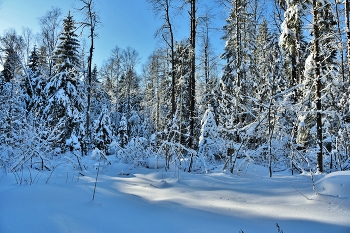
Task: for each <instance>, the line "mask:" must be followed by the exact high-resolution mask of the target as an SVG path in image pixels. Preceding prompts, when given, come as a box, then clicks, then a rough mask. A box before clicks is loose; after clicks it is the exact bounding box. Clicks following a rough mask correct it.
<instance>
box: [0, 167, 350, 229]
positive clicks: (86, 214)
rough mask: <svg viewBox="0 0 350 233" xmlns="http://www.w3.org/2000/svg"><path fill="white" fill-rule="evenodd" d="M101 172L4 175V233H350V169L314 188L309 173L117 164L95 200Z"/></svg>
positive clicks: (0, 190) (0, 220) (320, 178)
mask: <svg viewBox="0 0 350 233" xmlns="http://www.w3.org/2000/svg"><path fill="white" fill-rule="evenodd" d="M96 173H97V171H96V170H93V169H92V171H87V172H81V173H79V172H78V171H74V170H73V169H70V168H68V166H67V167H65V166H64V165H62V166H60V167H58V168H56V169H55V170H54V171H53V172H52V173H51V172H49V171H46V172H38V171H34V170H32V171H30V172H29V170H28V171H26V172H23V173H18V174H17V175H18V177H17V182H16V178H15V175H14V174H0V179H1V180H0V232H1V233H22V232H36V233H47V232H51V233H56V232H57V233H58V232H60V233H61V232H63V233H66V232H67V233H68V232H74V233H80V232H81V233H96V232H103V233H112V232H138V233H139V232H167V233H169V232H174V233H175V232H182V233H184V232H191V233H192V232H233V233H238V232H240V231H243V232H245V233H248V232H251V233H253V232H259V233H261V232H269V233H273V232H275V233H278V232H279V229H278V227H277V225H276V224H278V226H279V227H280V230H281V231H280V232H282V231H283V232H284V233H288V232H290V233H292V232H298V233H303V232H308V233H310V232H317V233H322V232H324V233H329V232H332V233H349V232H350V171H343V172H334V173H331V174H328V175H324V174H318V175H315V176H314V181H315V184H316V185H315V188H316V191H314V190H313V182H312V179H311V176H310V175H309V174H300V175H293V176H292V175H291V174H290V172H280V173H274V174H273V177H272V178H270V177H269V174H268V169H266V168H264V167H261V166H256V165H252V164H251V165H250V166H249V167H248V168H247V169H245V170H244V171H241V172H240V173H239V174H229V173H222V172H221V171H220V170H219V169H218V170H217V171H216V170H213V171H212V172H211V173H207V174H194V173H187V172H183V171H178V170H177V169H173V170H170V171H165V170H164V169H147V168H140V167H138V168H131V167H130V165H126V164H113V165H110V166H108V167H103V168H101V169H100V172H99V176H98V182H97V187H96V193H95V196H94V200H92V196H93V192H94V186H95V180H96ZM19 180H21V183H22V184H18V183H19ZM316 192H317V195H316Z"/></svg>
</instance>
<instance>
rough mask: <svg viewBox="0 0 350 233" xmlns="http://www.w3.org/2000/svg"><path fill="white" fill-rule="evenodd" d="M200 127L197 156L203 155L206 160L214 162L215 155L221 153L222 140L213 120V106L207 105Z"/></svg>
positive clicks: (217, 155)
mask: <svg viewBox="0 0 350 233" xmlns="http://www.w3.org/2000/svg"><path fill="white" fill-rule="evenodd" d="M201 125H202V129H201V136H200V137H199V146H198V156H203V157H205V158H206V159H207V160H208V161H211V162H212V163H215V160H216V159H215V157H218V158H219V156H220V155H221V154H222V149H223V148H221V147H222V146H223V145H222V141H221V140H220V136H219V134H220V132H219V131H220V130H219V129H218V126H217V124H216V121H215V116H214V112H213V108H212V107H211V106H210V105H209V107H208V109H207V111H206V112H205V113H204V116H203V119H202V121H201Z"/></svg>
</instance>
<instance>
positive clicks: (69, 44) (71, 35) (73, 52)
mask: <svg viewBox="0 0 350 233" xmlns="http://www.w3.org/2000/svg"><path fill="white" fill-rule="evenodd" d="M75 31H76V26H75V22H74V20H73V17H72V16H71V15H70V12H69V13H68V15H67V17H66V18H65V19H64V20H63V31H62V32H61V34H60V35H59V37H58V39H59V41H60V42H59V44H58V46H57V48H56V50H55V57H54V61H55V66H56V73H59V72H61V71H64V70H70V69H72V68H74V69H77V70H78V69H79V65H80V59H79V40H78V36H77V34H76V33H75Z"/></svg>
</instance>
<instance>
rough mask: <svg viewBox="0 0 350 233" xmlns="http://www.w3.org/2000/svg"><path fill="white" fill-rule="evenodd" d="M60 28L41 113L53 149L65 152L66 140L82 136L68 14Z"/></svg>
mask: <svg viewBox="0 0 350 233" xmlns="http://www.w3.org/2000/svg"><path fill="white" fill-rule="evenodd" d="M63 26H64V28H63V32H62V33H61V36H60V37H59V40H60V42H59V45H58V48H57V50H56V59H55V62H56V64H55V65H56V73H55V75H54V76H52V77H50V78H49V79H48V81H47V84H46V86H45V89H44V92H45V96H46V107H45V108H44V110H43V117H44V118H45V122H46V125H47V127H48V129H49V130H50V132H52V133H54V134H55V137H53V138H54V139H53V140H52V143H53V146H54V147H60V148H61V149H65V142H66V140H68V139H69V138H71V137H77V138H78V139H79V140H80V139H81V137H82V136H83V134H84V129H83V110H84V93H83V91H82V90H83V88H82V87H83V85H82V82H81V80H80V79H79V75H78V73H77V68H78V66H79V61H78V58H79V53H78V50H77V48H78V47H79V43H78V40H77V39H76V34H75V33H74V31H75V26H74V21H73V20H72V17H71V15H70V13H69V14H68V16H67V18H66V19H65V20H64V22H63Z"/></svg>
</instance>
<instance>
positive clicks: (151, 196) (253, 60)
mask: <svg viewBox="0 0 350 233" xmlns="http://www.w3.org/2000/svg"><path fill="white" fill-rule="evenodd" d="M146 1H147V4H148V6H149V10H150V11H152V14H154V17H155V18H156V19H157V20H158V21H159V22H161V27H159V29H158V30H157V31H155V32H154V33H155V39H156V40H158V41H159V43H158V45H157V47H156V48H155V49H154V52H153V53H152V54H149V57H148V58H147V60H145V61H146V62H144V64H139V63H140V55H139V52H138V51H137V50H136V49H134V48H132V47H125V48H121V47H119V46H118V45H116V47H115V48H114V49H113V50H112V51H111V52H110V54H107V55H106V58H105V60H104V61H103V62H102V64H99V65H97V64H96V62H95V60H94V59H95V58H94V56H95V52H96V50H95V44H94V43H96V38H97V37H98V34H99V29H100V26H101V25H102V24H103V21H101V17H100V15H99V10H98V7H99V4H98V1H95V0H76V3H77V4H76V7H75V8H74V9H73V8H72V9H71V11H68V12H62V10H61V9H60V8H57V7H52V8H51V10H49V11H47V12H42V15H41V16H40V15H38V25H39V26H40V32H39V33H38V34H36V35H34V34H33V31H32V30H31V29H30V28H25V30H23V32H22V33H20V32H17V31H16V30H15V29H11V28H10V29H8V30H5V31H3V32H0V58H1V59H0V171H1V172H0V199H1V200H4V201H3V202H1V201H0V232H2V230H5V231H4V232H24V229H26V228H27V226H26V225H17V224H12V225H11V221H10V220H11V217H10V216H12V215H10V214H8V213H9V212H11V211H14V207H13V206H14V205H15V206H16V208H19V209H18V211H16V214H14V215H13V216H16V215H17V213H21V214H22V215H24V213H26V212H25V211H27V209H25V208H27V207H25V205H23V206H24V207H19V206H17V204H16V203H17V202H15V201H14V200H15V198H12V196H13V197H17V198H20V200H21V198H29V197H32V196H33V197H34V196H35V197H36V198H37V199H35V198H33V199H30V201H29V202H28V203H37V202H35V201H33V200H38V203H44V202H45V200H49V198H55V197H57V200H59V198H62V196H61V195H60V194H62V195H63V194H64V195H63V198H64V200H65V201H66V202H65V205H67V209H68V208H71V206H75V205H78V204H77V203H80V201H81V200H82V199H83V197H84V198H85V197H86V196H87V194H86V193H89V194H88V195H90V194H92V190H93V196H92V199H93V200H94V198H95V192H96V195H97V197H98V198H97V199H98V200H100V201H101V200H102V201H101V202H103V203H109V204H107V205H106V204H103V205H102V203H101V204H99V203H97V202H95V203H94V204H91V203H90V204H86V205H85V204H81V205H79V206H76V207H72V209H75V211H76V212H74V211H73V212H70V215H71V216H72V219H74V220H71V222H69V220H67V219H65V221H66V220H67V221H68V222H67V221H66V223H65V224H67V225H64V224H63V223H62V221H63V220H62V221H61V220H60V221H61V222H60V223H61V224H62V225H59V226H61V227H64V228H65V229H66V227H68V228H67V229H66V230H65V231H64V230H62V229H63V228H60V229H61V230H57V229H58V228H57V229H56V230H53V229H54V228H52V226H53V225H50V221H45V223H44V225H40V226H39V225H37V226H36V227H38V228H32V229H33V232H102V231H101V229H103V227H105V228H104V229H105V231H103V232H164V229H163V228H161V229H163V230H157V226H158V225H157V224H154V225H153V224H145V225H142V223H143V222H142V221H145V222H146V221H147V220H142V219H141V216H148V215H149V214H150V216H149V218H152V216H153V214H155V213H157V210H162V211H163V212H162V213H164V208H165V207H164V206H167V207H166V208H168V207H169V206H170V207H171V208H172V206H173V205H174V206H175V204H173V202H174V203H177V202H178V203H179V205H178V206H177V205H176V206H175V207H174V209H177V208H180V209H181V208H188V209H185V210H186V211H183V212H181V213H182V214H180V213H178V212H176V211H173V210H170V209H166V211H168V212H169V216H170V215H171V214H175V215H174V216H177V217H176V218H177V219H183V221H184V222H187V221H189V219H192V220H191V224H193V225H191V226H192V227H203V229H202V230H203V231H199V230H198V231H196V232H225V231H227V230H228V229H231V226H228V225H227V224H228V223H230V222H232V221H233V222H234V223H235V224H234V226H235V227H236V228H233V229H234V232H238V230H239V232H240V233H243V232H244V229H248V230H249V229H250V230H252V231H250V232H254V230H255V232H261V231H260V227H259V225H258V226H257V227H255V228H254V227H253V226H252V225H251V224H250V220H251V219H253V221H255V222H258V223H261V222H263V221H262V220H261V218H262V219H264V218H263V217H257V216H265V214H266V213H267V212H268V211H271V213H274V214H275V215H276V216H277V215H278V216H277V217H276V219H278V220H276V221H275V218H273V220H269V221H268V222H266V223H264V224H265V225H264V224H263V225H264V227H271V226H272V230H269V231H266V232H279V233H283V230H282V228H283V226H284V227H285V228H284V229H287V230H288V229H289V232H293V230H295V229H294V226H295V225H293V224H295V222H293V221H298V223H302V224H304V225H303V226H304V228H300V229H302V230H300V231H294V232H315V231H313V230H312V229H314V228H313V227H314V226H315V225H317V226H318V227H319V228H318V229H319V231H317V232H348V230H349V228H350V225H349V219H350V216H349V213H350V212H349V211H348V210H349V209H350V206H349V203H348V200H349V198H350V196H349V192H350V189H349V187H350V185H349V184H350V183H349V179H348V178H349V177H350V173H349V170H350V18H349V17H350V5H349V2H348V1H349V0H345V1H338V0H334V1H331V0H274V1H265V0H217V1H211V6H210V7H215V8H216V9H220V12H221V14H222V15H221V16H220V17H222V16H223V17H224V18H225V19H226V20H225V21H224V20H223V22H224V24H223V25H219V27H218V25H215V24H214V21H215V17H219V16H217V15H211V10H210V8H209V6H206V2H207V1H203V0H146ZM0 7H2V6H1V5H0ZM179 18H182V20H184V21H185V25H182V27H187V29H186V31H187V32H188V35H187V36H186V37H183V38H182V37H181V36H180V34H178V30H177V27H178V26H179V25H178V24H177V22H179V21H178V19H179ZM78 19H79V20H78ZM0 21H1V16H0ZM24 26H27V25H24ZM212 33H217V34H220V36H221V44H217V43H218V42H217V41H214V40H212V37H211V35H212ZM121 36H122V34H121ZM140 36H141V37H142V35H140ZM214 45H215V46H214ZM221 45H222V46H221ZM218 46H221V48H220V49H221V50H220V52H218V50H217V49H214V48H217V47H218ZM140 67H141V68H140ZM63 167H64V169H63ZM131 169H134V170H132V171H131V172H130V170H131ZM152 169H158V170H156V171H153V170H152ZM252 170H254V172H256V173H254V174H255V175H256V174H259V176H255V175H254V176H250V175H249V174H250V173H249V171H252ZM116 171H118V172H116ZM108 172H109V173H108ZM137 172H139V173H137ZM245 172H246V173H245ZM131 173H134V174H133V175H132V174H131ZM99 174H100V176H99ZM108 174H111V175H110V176H108ZM171 174H173V175H171ZM10 177H12V178H10ZM43 177H46V178H43ZM171 177H173V178H174V177H177V178H176V179H177V180H176V181H174V180H169V179H170V178H171ZM181 177H183V178H182V179H181ZM252 177H253V178H252ZM254 177H255V178H254ZM262 177H264V178H262ZM276 177H278V178H276ZM331 178H333V179H332V180H330V179H331ZM11 179H12V180H11ZM50 179H51V180H50ZM159 180H161V181H160V182H159ZM331 181H332V182H331ZM6 182H7V183H6ZM40 182H41V183H45V184H44V185H42V186H39V185H38V186H35V187H37V188H36V189H27V188H25V187H24V185H25V184H30V185H31V187H33V186H34V184H38V183H40ZM82 182H86V183H85V184H82ZM112 182H114V183H113V185H112ZM132 182H134V183H132ZM337 182H340V183H337ZM13 183H15V184H16V185H17V186H16V187H23V188H22V189H18V190H20V191H18V193H17V191H16V190H17V189H15V188H14V186H12V185H13ZM52 183H54V184H55V185H52ZM150 183H151V184H150ZM238 183H239V184H241V186H237V185H236V184H238ZM32 184H33V186H32ZM78 184H80V186H78ZM117 184H118V185H117ZM128 184H129V186H128ZM131 184H134V186H132V185H131ZM338 184H339V185H338ZM50 185H51V186H50ZM64 185H65V186H64ZM68 186H69V187H71V190H79V191H76V192H74V193H75V194H73V191H69V190H66V187H68ZM28 187H29V185H28ZM309 189H311V191H310V190H309ZM312 189H313V190H314V191H312ZM4 190H5V191H4ZM33 190H38V191H35V192H34V191H33ZM63 190H65V191H63ZM87 190H88V191H87ZM105 190H110V192H109V191H105ZM111 190H113V191H111ZM167 190H169V191H168V192H167V193H163V192H165V191H167ZM170 190H172V191H170ZM189 190H192V191H189ZM274 190H279V191H274ZM286 190H288V191H286ZM341 190H343V193H341V192H340V191H341ZM344 190H345V191H344ZM346 190H347V191H346ZM207 191H208V192H207ZM209 191H210V192H209ZM113 192H114V193H118V194H115V196H114V198H119V199H120V198H121V197H123V198H126V199H127V200H129V201H128V202H125V199H122V200H121V201H120V202H117V203H118V205H117V206H116V207H115V208H114V205H116V204H115V203H116V202H115V199H112V197H111V196H110V195H112V194H111V193H113ZM313 192H314V193H316V194H313ZM332 192H336V193H335V194H334V193H332ZM23 193H25V195H22V194H23ZM44 193H46V194H45V195H44ZM47 193H49V194H47ZM68 193H69V194H68ZM120 193H124V194H125V193H128V194H129V193H131V194H132V195H134V196H132V195H131V196H130V195H129V196H121V194H120ZM212 193H215V195H214V194H212ZM233 193H234V194H233ZM291 193H293V195H294V196H291ZM255 194H256V195H257V196H251V195H255ZM318 194H320V195H319V196H317V195H318ZM322 194H323V196H322ZM65 195H67V196H69V197H70V198H67V197H65ZM147 195H148V196H147ZM186 195H188V196H186ZM195 195H198V196H195ZM232 195H233V196H234V197H232ZM269 195H270V196H271V195H272V196H273V197H274V200H272V199H268V197H269ZM312 195H315V196H312ZM136 196H137V197H139V196H140V197H142V198H143V199H144V200H147V201H148V200H150V201H149V202H151V201H153V202H151V204H149V203H148V202H147V203H148V204H147V206H148V205H150V206H151V207H149V212H148V213H147V214H144V215H141V214H140V215H133V216H134V217H135V216H138V217H135V218H136V220H138V222H139V223H140V224H141V225H140V229H139V228H136V227H137V226H136V225H135V226H134V224H132V223H130V224H129V225H128V227H130V228H125V229H124V228H123V227H126V225H125V224H120V225H118V226H119V228H117V229H119V231H115V229H116V228H115V227H114V226H112V225H111V224H112V223H113V221H116V220H115V219H119V220H120V219H123V218H125V216H128V214H129V213H130V214H132V213H135V212H136V211H137V212H139V211H140V209H139V207H140V206H141V207H142V206H143V207H144V206H145V205H146V204H139V202H140V200H139V199H135V197H136ZM262 196H263V197H265V198H267V199H260V198H261V197H262ZM311 196H312V197H311ZM89 198H90V197H89ZM109 198H110V199H109ZM231 198H232V199H234V198H236V199H235V201H238V202H239V203H240V206H243V207H242V210H241V209H240V208H238V209H239V210H240V211H248V212H244V213H246V215H244V216H249V217H247V219H245V220H242V219H243V218H244V217H242V216H243V215H242V216H241V215H239V214H238V212H237V211H231V209H228V208H229V207H230V208H231V205H233V204H232V203H233V202H231ZM119 199H118V200H119ZM90 200H91V199H90ZM135 200H136V201H135ZM160 200H161V201H166V200H171V201H172V202H171V203H168V202H166V204H163V205H162V204H159V202H158V201H160ZM188 200H192V201H188ZM247 200H248V201H247ZM259 200H263V201H259ZM315 200H317V201H319V202H315ZM55 201H56V199H55ZM55 201H54V202H53V203H56V202H55ZM249 201H251V202H252V203H250V202H249ZM254 201H255V203H254ZM48 202H49V201H48ZM23 203H24V202H23ZM50 203H51V202H50ZM142 203H143V202H142ZM162 203H163V202H162ZM212 203H217V206H220V207H217V209H215V208H216V207H215V208H214V207H213V208H212ZM235 203H236V202H235ZM276 203H277V204H276ZM286 203H287V204H286ZM295 203H298V204H295ZM346 203H347V204H346ZM250 204H251V205H252V206H250ZM265 204H266V205H265ZM90 205H91V206H90ZM213 205H216V204H213ZM280 205H281V206H282V207H281V208H282V209H278V208H279V206H280ZM37 206H38V205H36V206H35V205H34V204H33V206H32V207H31V208H34V209H35V208H39V207H37ZM48 206H50V205H48ZM62 206H64V205H62ZM68 206H69V207H68ZM256 206H259V208H256ZM276 206H277V207H276ZM305 206H309V207H310V209H307V208H306V207H305ZM334 206H335V207H334ZM16 208H15V209H16ZM28 208H29V207H28ZM49 208H51V207H45V208H44V207H43V208H42V209H41V210H40V211H37V213H40V214H41V215H39V216H42V217H45V216H46V215H47V214H46V212H45V211H48V213H55V211H57V209H55V210H53V211H51V212H50V211H49ZM57 208H58V210H60V211H61V213H65V211H67V210H66V209H65V208H64V207H61V209H59V207H58V206H57ZM95 208H96V209H95ZM109 208H111V209H109ZM113 208H114V209H113ZM118 208H123V210H124V212H123V213H125V216H124V215H123V213H122V212H118V214H119V215H118V216H119V218H115V219H110V218H112V217H111V216H112V215H109V214H106V213H111V212H113V210H115V209H118ZM146 208H147V207H146ZM197 208H198V209H200V210H203V209H204V210H208V212H210V213H215V214H212V215H210V214H208V213H207V212H205V213H200V214H198V213H197V212H196V211H197ZM274 208H277V209H274ZM305 208H306V209H305ZM214 209H215V210H214ZM233 209H235V208H233ZM1 210H3V212H2V211H1ZM5 210H6V211H5ZM102 210H103V211H107V212H103V213H102V212H101V213H102V214H101V216H104V218H103V219H101V220H99V222H98V224H100V225H96V226H95V225H93V224H92V223H90V225H89V230H88V231H86V230H83V229H84V227H83V226H85V225H84V224H88V222H89V221H86V219H85V220H84V221H82V223H81V224H80V222H79V219H80V217H81V216H85V217H87V218H90V217H92V216H95V215H98V214H97V213H100V212H98V211H102ZM236 210H237V209H236ZM330 210H332V211H335V212H332V213H333V214H334V215H332V214H329V211H330ZM96 211H97V212H96ZM152 211H153V212H152ZM154 211H156V212H154ZM212 211H213V212H212ZM259 211H260V212H259ZM168 212H166V213H168ZM174 212H175V213H174ZM258 212H259V213H258ZM314 212H317V213H319V214H320V215H319V216H317V215H314ZM185 213H186V214H185ZM252 213H254V214H252ZM294 213H295V216H294V215H293V214H294ZM21 214H20V216H21ZM202 214H204V215H205V216H204V218H203V219H202V220H203V221H201V220H199V219H197V218H196V217H190V216H192V215H193V216H202ZM217 214H220V215H217ZM221 214H223V217H218V216H221ZM226 214H227V215H226ZM255 214H256V215H255ZM288 214H291V215H288ZM68 215H69V214H68V213H67V216H68ZM90 215H91V216H90ZM233 215H234V216H235V217H234V218H229V217H232V216H233ZM292 215H293V216H292ZM50 216H51V215H50ZM62 216H64V214H61V217H62ZM160 216H163V215H162V214H161V215H160ZM160 216H158V217H157V218H160ZM164 216H165V215H164ZM171 216H173V215H171ZM228 216H229V217H228ZM281 216H285V218H283V217H281ZM296 216H297V217H298V218H297V217H296ZM300 216H303V217H300ZM307 216H312V217H310V219H312V220H310V219H309V220H305V219H306V218H307ZM134 217H132V218H131V217H130V218H126V220H125V219H124V220H125V221H129V220H130V219H134ZM202 217H203V216H202ZM299 217H300V218H299ZM304 217H305V219H304ZM18 218H20V217H18ZM26 218H33V219H34V218H35V216H34V215H33V216H31V214H28V215H26V216H22V219H26ZM52 218H53V217H52ZM206 218H208V220H207V219H206ZM9 219H10V220H9ZM62 219H63V217H62ZM167 219H170V217H168V218H167ZM209 219H210V220H209ZM213 219H216V220H215V221H214V220H213ZM232 219H234V220H232ZM289 219H298V220H293V221H292V220H290V221H292V222H289ZM124 220H123V221H124ZM248 220H249V221H248ZM28 221H30V220H28ZM150 221H151V220H150ZM211 221H212V224H213V225H211V224H209V223H210V222H211ZM271 221H272V223H273V224H272V223H271ZM273 221H274V222H273ZM277 221H278V223H281V224H282V226H281V228H280V226H279V224H276V222H277ZM304 221H305V222H304ZM327 221H329V222H327ZM33 222H35V220H33ZM40 222H42V221H40ZM169 222H170V223H169V224H170V225H171V226H172V227H173V228H171V227H169V228H168V230H169V231H166V232H194V231H191V229H192V230H193V229H197V228H189V229H187V228H185V227H184V226H185V225H184V226H183V228H181V226H182V225H181V224H176V223H175V222H176V221H170V220H169ZM179 222H181V221H180V220H179ZM5 223H6V224H5ZM320 223H321V224H320ZM23 224H24V223H23ZM79 224H80V225H79ZM159 224H160V223H159ZM189 224H190V223H189ZM1 225H2V226H3V227H4V228H1ZM5 226H6V227H8V228H6V227H5ZM160 226H169V225H167V224H166V223H162V224H160ZM335 226H337V227H338V228H335ZM16 227H18V229H17V228H16ZM40 227H42V228H40ZM45 227H47V228H45ZM74 227H76V228H75V230H74ZM94 227H96V229H97V230H94V229H95V228H94ZM179 227H180V228H179ZM276 227H277V229H276ZM1 229H2V230H1ZM8 229H12V230H13V231H12V230H8ZM15 229H17V230H15ZM35 229H36V230H35ZM40 229H41V230H40ZM77 229H78V230H77ZM131 229H133V230H131ZM264 229H265V228H264ZM266 229H267V228H266ZM330 229H332V230H330ZM140 230H141V231H140ZM303 230H305V231H303ZM322 230H324V231H322ZM326 230H327V231H326ZM227 232H228V231H227ZM230 232H232V231H230ZM246 232H248V231H246ZM264 232H265V231H264ZM286 232H287V231H286Z"/></svg>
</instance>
